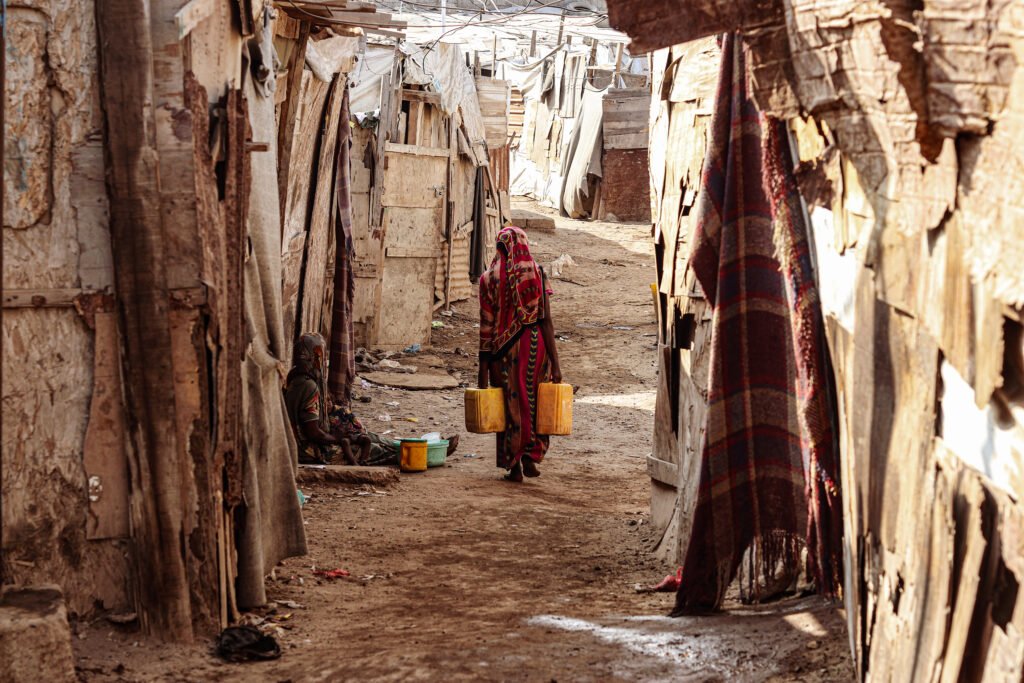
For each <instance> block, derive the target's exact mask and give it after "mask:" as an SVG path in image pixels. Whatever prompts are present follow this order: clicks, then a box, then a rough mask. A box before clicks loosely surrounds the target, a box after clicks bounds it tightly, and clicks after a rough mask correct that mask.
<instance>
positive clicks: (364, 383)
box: [359, 379, 373, 389]
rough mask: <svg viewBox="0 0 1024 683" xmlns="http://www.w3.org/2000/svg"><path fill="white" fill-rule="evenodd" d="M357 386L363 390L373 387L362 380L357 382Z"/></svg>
mask: <svg viewBox="0 0 1024 683" xmlns="http://www.w3.org/2000/svg"><path fill="white" fill-rule="evenodd" d="M359 386H361V387H362V388H363V389H369V388H370V387H371V386H373V385H372V384H370V383H369V382H367V381H366V380H365V379H364V380H360V381H359Z"/></svg>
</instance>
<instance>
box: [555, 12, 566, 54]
mask: <svg viewBox="0 0 1024 683" xmlns="http://www.w3.org/2000/svg"><path fill="white" fill-rule="evenodd" d="M564 32H565V10H562V16H561V18H560V19H559V20H558V40H556V41H555V44H556V45H561V44H562V34H563V33H564Z"/></svg>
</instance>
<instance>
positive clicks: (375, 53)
mask: <svg viewBox="0 0 1024 683" xmlns="http://www.w3.org/2000/svg"><path fill="white" fill-rule="evenodd" d="M394 63H395V48H394V47H391V46H382V45H367V46H366V51H365V52H363V54H361V55H359V61H358V62H357V63H356V70H355V73H353V74H352V75H351V76H350V77H349V81H350V83H352V86H351V91H350V92H349V97H350V98H351V104H350V108H351V111H352V113H353V114H365V113H366V112H372V111H377V110H378V109H380V86H381V81H382V80H383V79H384V75H385V74H389V73H391V68H392V66H394Z"/></svg>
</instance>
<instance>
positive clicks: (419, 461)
mask: <svg viewBox="0 0 1024 683" xmlns="http://www.w3.org/2000/svg"><path fill="white" fill-rule="evenodd" d="M400 448H401V452H402V460H401V463H400V465H399V467H400V468H401V470H402V471H403V472H426V470H427V441H426V439H402V441H401V445H400Z"/></svg>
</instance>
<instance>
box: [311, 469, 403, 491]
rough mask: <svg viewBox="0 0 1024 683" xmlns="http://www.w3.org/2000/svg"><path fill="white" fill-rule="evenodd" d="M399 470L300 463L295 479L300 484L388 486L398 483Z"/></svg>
mask: <svg viewBox="0 0 1024 683" xmlns="http://www.w3.org/2000/svg"><path fill="white" fill-rule="evenodd" d="M398 479H399V475H398V470H397V469H396V468H394V467H356V466H351V465H320V466H311V465H299V469H298V471H297V472H296V473H295V481H296V482H297V483H299V484H327V485H330V484H340V485H344V486H361V485H363V484H369V485H370V486H376V487H387V486H391V485H392V484H397V483H398Z"/></svg>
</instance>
